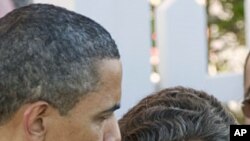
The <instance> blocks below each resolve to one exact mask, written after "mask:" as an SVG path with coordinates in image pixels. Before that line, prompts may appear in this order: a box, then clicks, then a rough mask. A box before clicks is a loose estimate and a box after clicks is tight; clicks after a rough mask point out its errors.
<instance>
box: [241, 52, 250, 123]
mask: <svg viewBox="0 0 250 141" xmlns="http://www.w3.org/2000/svg"><path fill="white" fill-rule="evenodd" d="M242 111H243V113H244V115H245V119H246V121H245V123H246V124H250V53H248V55H247V58H246V61H245V66H244V100H243V103H242Z"/></svg>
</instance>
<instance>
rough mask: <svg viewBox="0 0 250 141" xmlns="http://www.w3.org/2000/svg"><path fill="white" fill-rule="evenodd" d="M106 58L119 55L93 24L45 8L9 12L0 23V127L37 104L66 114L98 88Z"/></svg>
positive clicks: (37, 5)
mask: <svg viewBox="0 0 250 141" xmlns="http://www.w3.org/2000/svg"><path fill="white" fill-rule="evenodd" d="M105 59H106V60H107V59H120V55H119V52H118V49H117V46H116V44H115V42H114V40H113V39H112V37H111V36H110V34H109V33H108V32H107V31H106V30H105V29H104V28H103V27H102V26H101V25H99V24H98V23H96V22H95V21H93V20H91V19H89V18H87V17H85V16H82V15H80V14H77V13H74V12H71V11H68V10H66V9H64V8H60V7H56V6H53V5H47V4H32V5H29V6H24V7H21V8H19V9H16V10H13V11H12V12H10V13H9V14H7V15H6V16H5V17H3V18H1V19H0V124H3V123H5V122H6V121H8V120H9V119H11V117H12V116H13V114H14V113H15V112H16V111H17V110H18V109H19V108H20V107H21V106H22V105H24V104H27V103H31V102H35V101H39V100H42V101H46V102H48V103H49V104H50V105H52V106H53V107H55V108H57V109H58V111H59V112H60V114H62V115H65V114H66V113H67V112H68V111H69V110H70V109H72V108H73V107H74V105H75V104H76V103H77V102H78V101H79V99H80V98H82V97H83V96H84V95H86V94H87V93H89V92H91V91H95V90H96V89H97V88H98V86H99V80H100V78H99V72H98V67H99V66H98V65H97V64H98V62H101V61H102V60H105Z"/></svg>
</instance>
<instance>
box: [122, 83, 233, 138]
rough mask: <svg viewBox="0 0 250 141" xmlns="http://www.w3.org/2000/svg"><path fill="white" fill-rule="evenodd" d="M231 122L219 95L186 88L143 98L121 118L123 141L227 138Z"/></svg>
mask: <svg viewBox="0 0 250 141" xmlns="http://www.w3.org/2000/svg"><path fill="white" fill-rule="evenodd" d="M230 124H236V122H235V119H234V118H233V117H232V115H231V114H230V113H228V112H227V111H226V110H225V109H224V107H223V106H222V105H221V103H220V102H219V101H218V100H217V99H216V98H214V97H213V96H209V95H207V94H206V93H205V92H202V91H196V90H194V89H189V88H183V87H176V88H169V89H164V90H162V91H160V92H157V93H155V94H152V95H150V96H148V97H146V98H144V99H143V100H141V101H140V102H139V103H138V104H137V105H136V106H135V107H133V108H132V109H131V110H130V111H129V112H128V113H127V114H125V115H124V117H123V118H122V119H121V120H120V121H119V125H120V129H121V134H122V139H123V141H194V140H200V141H228V140H229V125H230Z"/></svg>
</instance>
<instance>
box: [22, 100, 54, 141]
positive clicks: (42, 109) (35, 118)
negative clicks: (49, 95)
mask: <svg viewBox="0 0 250 141" xmlns="http://www.w3.org/2000/svg"><path fill="white" fill-rule="evenodd" d="M48 107H49V104H48V103H47V102H43V101H39V102H35V103H32V104H30V105H29V106H28V107H27V108H26V109H25V111H24V118H23V124H24V130H25V136H26V139H27V140H28V141H43V140H44V139H45V135H46V125H45V117H46V115H45V113H46V110H48Z"/></svg>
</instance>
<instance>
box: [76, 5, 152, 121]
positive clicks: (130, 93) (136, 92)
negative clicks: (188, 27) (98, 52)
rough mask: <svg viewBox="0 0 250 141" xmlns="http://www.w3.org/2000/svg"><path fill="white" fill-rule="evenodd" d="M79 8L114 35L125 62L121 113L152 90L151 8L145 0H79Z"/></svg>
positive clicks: (78, 9)
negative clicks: (150, 59) (150, 61)
mask: <svg viewBox="0 0 250 141" xmlns="http://www.w3.org/2000/svg"><path fill="white" fill-rule="evenodd" d="M75 6H76V11H77V12H78V13H81V14H83V15H85V16H88V17H90V18H92V19H94V20H95V21H97V22H98V23H100V24H101V25H102V26H104V27H105V28H106V29H107V30H108V31H109V32H110V33H111V35H112V37H113V38H114V39H115V41H116V43H117V45H118V48H119V50H120V53H121V60H122V63H123V90H122V102H121V105H122V108H121V110H119V111H118V113H117V115H118V117H121V115H122V114H123V113H124V112H126V111H127V110H128V109H129V108H130V107H132V106H133V105H134V104H135V103H137V102H138V101H139V100H140V99H141V98H142V97H145V96H146V95H147V94H149V93H150V92H151V91H152V89H153V86H152V84H151V83H150V79H149V77H150V64H149V57H150V17H149V16H150V13H149V12H150V10H149V4H148V1H146V0H142V1H141V0H140V1H137V0H123V1H117V0H105V1H104V0H76V3H75Z"/></svg>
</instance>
